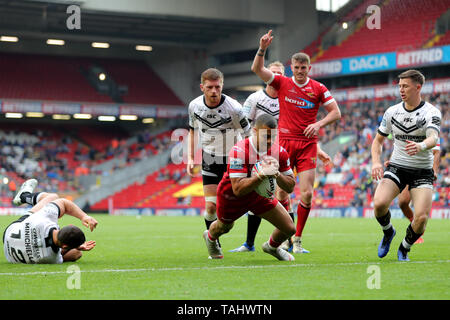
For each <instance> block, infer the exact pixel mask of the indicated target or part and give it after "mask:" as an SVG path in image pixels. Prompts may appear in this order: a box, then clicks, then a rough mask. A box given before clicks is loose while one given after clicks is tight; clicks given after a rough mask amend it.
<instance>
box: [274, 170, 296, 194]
mask: <svg viewBox="0 0 450 320" xmlns="http://www.w3.org/2000/svg"><path fill="white" fill-rule="evenodd" d="M277 185H278V186H279V187H280V188H281V189H283V190H284V191H286V192H287V193H291V192H293V191H294V187H295V178H294V175H284V174H280V175H279V176H278V178H277Z"/></svg>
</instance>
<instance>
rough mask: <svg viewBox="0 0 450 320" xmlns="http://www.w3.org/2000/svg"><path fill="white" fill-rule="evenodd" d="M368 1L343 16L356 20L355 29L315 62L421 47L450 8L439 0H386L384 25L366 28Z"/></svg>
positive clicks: (382, 16) (445, 39)
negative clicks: (438, 20)
mask: <svg viewBox="0 0 450 320" xmlns="http://www.w3.org/2000/svg"><path fill="white" fill-rule="evenodd" d="M366 2H367V3H369V2H370V1H365V2H363V3H361V5H360V6H358V7H357V8H355V9H354V10H353V11H352V12H351V13H349V14H348V15H347V16H346V17H344V18H343V19H342V21H351V20H354V21H356V25H357V26H356V28H355V31H354V32H353V33H352V34H350V35H349V36H348V37H347V38H346V39H344V40H343V41H342V42H341V43H338V44H336V45H333V46H330V47H329V48H327V49H326V50H324V51H323V52H322V53H321V55H320V56H319V57H317V59H316V61H322V60H331V59H339V58H344V57H352V56H361V55H366V54H375V53H380V52H391V51H396V50H409V49H417V48H422V47H423V46H424V45H425V44H426V43H427V42H428V41H429V40H430V39H431V38H432V37H433V31H434V29H435V25H436V21H437V19H438V18H439V17H440V16H441V15H442V14H443V13H445V12H446V11H447V10H448V4H446V3H445V1H440V0H429V1H428V0H414V3H412V2H413V0H405V1H383V2H381V4H380V5H381V6H382V7H381V10H382V12H383V14H382V15H381V25H382V28H380V29H373V30H370V29H368V28H363V26H364V25H365V21H366V17H364V14H365V11H364V10H365V9H366V8H367V4H366ZM448 40H449V38H448V37H445V36H444V37H442V41H440V42H439V44H435V45H442V44H448V43H449V42H448ZM362 43H363V44H364V45H361V44H362Z"/></svg>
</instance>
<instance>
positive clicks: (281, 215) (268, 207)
mask: <svg viewBox="0 0 450 320" xmlns="http://www.w3.org/2000/svg"><path fill="white" fill-rule="evenodd" d="M276 132H277V121H276V119H275V118H274V117H272V116H270V115H268V114H264V115H261V116H259V117H258V118H257V119H256V123H255V126H254V127H253V129H252V136H251V137H249V138H247V139H245V140H241V141H239V142H238V143H237V144H236V145H235V146H234V147H233V148H232V149H231V151H230V154H229V158H228V159H229V163H228V166H227V171H226V173H225V175H224V176H223V178H222V180H221V181H220V183H219V186H218V189H217V191H218V192H217V220H216V221H214V222H213V223H212V224H211V226H210V228H209V230H205V231H204V232H203V237H204V239H205V242H206V247H207V249H208V253H209V256H210V258H212V259H222V258H223V254H222V249H221V248H220V246H219V244H218V241H217V239H218V238H219V237H220V236H221V235H222V234H224V233H227V232H229V231H230V230H231V228H233V225H234V221H235V220H237V219H238V218H239V217H241V216H242V215H244V214H245V213H246V212H247V211H251V212H253V213H254V214H255V215H257V216H260V217H261V218H264V219H266V220H267V221H269V222H270V223H271V224H273V225H274V226H275V230H274V231H273V233H272V235H271V236H270V239H269V241H267V242H265V243H264V244H263V245H262V249H263V251H264V252H266V253H268V254H271V255H273V256H274V257H276V258H277V259H279V260H285V261H293V260H295V259H294V257H293V256H292V255H291V254H290V253H289V252H287V251H284V250H282V249H281V248H280V245H281V244H282V243H283V241H285V240H286V239H288V238H289V237H291V236H292V235H293V234H294V233H295V225H294V222H293V221H292V219H291V217H290V216H289V214H288V212H287V211H286V209H285V208H284V207H283V206H282V205H281V204H280V203H279V202H278V200H277V199H276V198H275V197H274V196H273V194H272V195H270V196H268V197H264V196H261V195H260V194H258V193H257V192H256V191H255V190H256V188H257V187H258V186H259V185H260V184H261V183H264V182H265V179H266V178H274V179H276V184H278V186H279V187H280V188H282V189H283V190H285V191H286V192H288V193H290V192H292V191H293V189H294V186H295V179H294V175H293V172H292V170H291V168H290V166H289V155H288V153H287V152H286V150H284V149H283V148H282V147H280V146H279V145H278V144H277V143H275V139H276ZM257 162H259V163H260V164H261V168H260V170H259V171H258V173H257V174H253V175H252V171H253V167H254V166H255V163H257ZM274 190H275V189H274V188H273V191H274Z"/></svg>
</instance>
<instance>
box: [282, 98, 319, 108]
mask: <svg viewBox="0 0 450 320" xmlns="http://www.w3.org/2000/svg"><path fill="white" fill-rule="evenodd" d="M297 99H298V100H297ZM297 99H292V98H289V97H287V96H285V97H284V100H285V101H286V102H289V103H292V104H295V106H296V107H297V108H302V109H312V108H314V106H315V104H314V103H312V102H311V101H308V100H305V99H302V98H300V97H297Z"/></svg>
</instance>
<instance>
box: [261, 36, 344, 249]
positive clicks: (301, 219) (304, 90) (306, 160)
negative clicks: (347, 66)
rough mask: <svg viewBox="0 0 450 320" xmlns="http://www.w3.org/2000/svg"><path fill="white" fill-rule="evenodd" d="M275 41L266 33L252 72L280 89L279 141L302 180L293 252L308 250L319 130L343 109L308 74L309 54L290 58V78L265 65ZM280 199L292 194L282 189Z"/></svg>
mask: <svg viewBox="0 0 450 320" xmlns="http://www.w3.org/2000/svg"><path fill="white" fill-rule="evenodd" d="M272 40H273V36H272V30H270V31H269V32H268V33H266V34H265V35H263V36H262V37H261V39H260V41H259V49H258V52H257V54H256V56H255V59H254V60H253V64H252V71H253V72H254V73H255V74H256V75H257V76H259V77H260V78H261V80H263V81H264V82H265V83H266V84H269V85H271V86H272V87H274V88H275V89H276V90H278V101H279V104H280V116H279V123H278V126H279V141H280V145H281V146H282V147H284V148H285V149H286V151H287V152H288V153H289V156H290V161H291V165H292V166H293V167H295V169H296V170H297V174H298V175H299V180H300V193H301V195H300V203H299V205H298V207H297V228H296V233H295V237H294V241H293V244H294V248H293V252H294V253H308V252H309V251H307V250H305V249H303V247H302V242H301V236H302V232H303V228H304V227H305V224H306V220H307V219H308V215H309V212H310V210H311V203H312V196H313V192H314V180H315V175H316V165H317V142H318V133H319V130H320V129H321V128H322V127H324V126H326V125H329V124H330V123H333V122H335V121H337V120H339V119H340V118H341V112H340V110H339V106H338V105H337V103H336V101H335V100H334V98H333V97H332V96H331V94H330V92H329V91H328V89H327V88H326V87H325V86H324V85H323V84H322V83H320V82H318V81H315V80H313V79H311V78H309V77H308V72H309V71H310V70H311V64H310V59H309V56H308V55H307V54H305V53H301V52H299V53H296V54H294V55H293V56H292V58H291V69H292V73H293V76H292V77H291V78H289V77H285V76H282V75H275V74H273V72H271V71H270V70H269V69H267V68H266V67H264V55H265V52H266V50H267V48H268V47H269V45H270V44H271V42H272ZM321 105H322V106H323V107H324V108H325V110H326V111H327V114H326V116H325V117H324V118H323V119H320V120H317V113H318V110H319V107H320V106H321ZM279 192H280V193H281V194H278V195H277V198H278V199H285V198H288V197H289V194H288V193H287V192H285V191H283V190H281V191H279Z"/></svg>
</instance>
